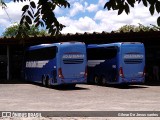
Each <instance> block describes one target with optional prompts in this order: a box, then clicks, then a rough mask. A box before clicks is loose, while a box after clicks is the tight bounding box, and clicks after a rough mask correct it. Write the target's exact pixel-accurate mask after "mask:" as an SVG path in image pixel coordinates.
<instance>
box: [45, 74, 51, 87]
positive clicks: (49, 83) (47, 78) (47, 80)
mask: <svg viewBox="0 0 160 120" xmlns="http://www.w3.org/2000/svg"><path fill="white" fill-rule="evenodd" d="M46 87H48V88H50V87H51V81H50V79H49V76H47V77H46Z"/></svg>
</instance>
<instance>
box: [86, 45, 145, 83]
mask: <svg viewBox="0 0 160 120" xmlns="http://www.w3.org/2000/svg"><path fill="white" fill-rule="evenodd" d="M87 58H88V83H95V84H101V85H107V84H141V83H144V80H145V48H144V44H143V43H140V42H119V43H109V44H100V45H98V44H90V45H88V46H87Z"/></svg>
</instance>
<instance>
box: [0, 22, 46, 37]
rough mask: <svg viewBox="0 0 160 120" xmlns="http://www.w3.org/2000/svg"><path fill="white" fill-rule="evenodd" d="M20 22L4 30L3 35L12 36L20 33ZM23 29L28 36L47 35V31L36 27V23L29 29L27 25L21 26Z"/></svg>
mask: <svg viewBox="0 0 160 120" xmlns="http://www.w3.org/2000/svg"><path fill="white" fill-rule="evenodd" d="M19 26H20V25H19V24H15V25H12V26H10V27H8V28H6V30H5V32H3V36H5V37H12V36H16V35H17V34H18V31H19ZM21 27H22V29H21V30H23V33H25V34H26V35H28V36H34V35H40V36H42V35H47V32H46V31H45V30H40V29H39V28H38V27H35V26H34V25H32V26H31V27H30V29H27V27H26V26H21Z"/></svg>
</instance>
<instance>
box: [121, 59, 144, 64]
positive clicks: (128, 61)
mask: <svg viewBox="0 0 160 120" xmlns="http://www.w3.org/2000/svg"><path fill="white" fill-rule="evenodd" d="M142 61H143V59H125V60H124V62H125V63H126V64H140V63H142Z"/></svg>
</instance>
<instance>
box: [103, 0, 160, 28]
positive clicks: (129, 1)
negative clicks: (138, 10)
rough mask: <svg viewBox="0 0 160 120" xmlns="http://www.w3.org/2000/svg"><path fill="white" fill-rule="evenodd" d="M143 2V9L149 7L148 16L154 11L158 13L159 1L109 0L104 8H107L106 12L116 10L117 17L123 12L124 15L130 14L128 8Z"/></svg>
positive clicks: (159, 8) (159, 21)
mask: <svg viewBox="0 0 160 120" xmlns="http://www.w3.org/2000/svg"><path fill="white" fill-rule="evenodd" d="M136 2H138V4H139V3H141V2H143V5H144V6H145V7H148V6H149V11H150V14H151V15H153V14H154V13H155V10H156V11H157V12H158V13H160V1H159V0H109V1H108V2H106V4H105V5H104V8H108V10H110V9H113V10H118V15H120V14H121V13H122V12H123V11H125V12H126V14H129V13H130V7H134V5H135V3H136ZM157 24H158V26H160V16H159V17H158V18H157Z"/></svg>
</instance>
